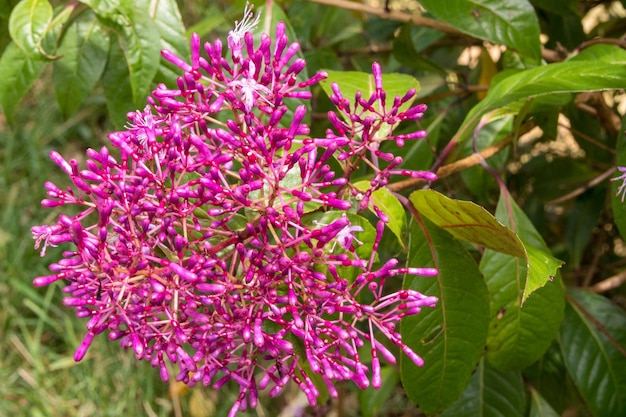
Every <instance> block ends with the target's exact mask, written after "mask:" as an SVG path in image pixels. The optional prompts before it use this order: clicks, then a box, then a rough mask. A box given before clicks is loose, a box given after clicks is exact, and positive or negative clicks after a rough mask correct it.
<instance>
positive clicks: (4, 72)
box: [0, 43, 47, 124]
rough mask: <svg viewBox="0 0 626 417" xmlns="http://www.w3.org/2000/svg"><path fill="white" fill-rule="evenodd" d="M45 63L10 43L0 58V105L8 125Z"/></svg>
mask: <svg viewBox="0 0 626 417" xmlns="http://www.w3.org/2000/svg"><path fill="white" fill-rule="evenodd" d="M46 64H47V62H45V61H43V60H41V59H37V58H34V57H33V56H30V55H27V54H26V53H25V52H24V50H22V49H20V48H19V47H18V46H17V45H16V44H15V43H10V44H9V45H8V46H7V47H6V48H5V50H4V53H3V54H2V57H1V58H0V104H2V112H3V113H4V115H5V117H6V119H7V121H8V123H9V124H12V123H13V115H14V114H15V110H16V109H17V105H18V104H19V102H20V101H21V100H22V98H23V97H24V94H26V92H27V91H28V90H29V89H30V87H31V86H32V85H33V83H34V82H35V81H36V80H37V78H39V75H40V74H41V72H42V71H43V69H44V68H45V66H46Z"/></svg>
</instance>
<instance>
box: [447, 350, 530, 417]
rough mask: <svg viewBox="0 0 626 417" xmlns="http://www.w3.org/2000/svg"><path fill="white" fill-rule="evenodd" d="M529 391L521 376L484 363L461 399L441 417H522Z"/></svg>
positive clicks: (483, 361) (482, 361) (479, 366)
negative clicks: (526, 389) (527, 391)
mask: <svg viewBox="0 0 626 417" xmlns="http://www.w3.org/2000/svg"><path fill="white" fill-rule="evenodd" d="M525 415H526V391H525V390H524V383H523V381H522V376H521V375H520V373H519V372H514V371H509V372H505V373H501V372H499V371H497V370H496V369H494V368H492V367H490V366H489V364H488V363H486V361H485V360H481V361H480V364H479V365H478V369H476V372H475V373H474V375H473V376H472V379H471V381H470V383H469V385H468V386H467V388H466V389H465V391H464V392H463V395H462V396H461V398H459V399H458V401H456V402H455V403H454V404H453V405H452V407H450V408H448V409H447V410H446V411H445V412H443V413H442V414H441V416H440V417H475V416H481V417H523V416H525Z"/></svg>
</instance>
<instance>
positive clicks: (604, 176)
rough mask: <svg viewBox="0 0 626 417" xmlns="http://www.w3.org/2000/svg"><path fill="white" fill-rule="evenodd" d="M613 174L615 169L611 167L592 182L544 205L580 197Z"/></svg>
mask: <svg viewBox="0 0 626 417" xmlns="http://www.w3.org/2000/svg"><path fill="white" fill-rule="evenodd" d="M614 173H615V167H611V168H609V169H607V170H606V171H604V172H603V173H602V174H600V175H598V176H597V177H595V178H593V179H592V180H590V181H588V182H586V183H585V184H583V185H581V186H580V187H578V188H576V189H575V190H573V191H571V192H569V193H567V194H565V195H564V196H561V197H559V198H555V199H554V200H551V201H548V202H547V203H546V204H548V205H556V204H561V203H563V202H565V201H567V200H570V199H572V198H575V197H578V196H579V195H581V194H582V193H584V192H585V191H587V190H589V189H591V188H593V187H595V186H596V185H598V184H600V183H601V182H604V181H606V180H607V179H608V178H610V177H611V176H612V175H613V174H614Z"/></svg>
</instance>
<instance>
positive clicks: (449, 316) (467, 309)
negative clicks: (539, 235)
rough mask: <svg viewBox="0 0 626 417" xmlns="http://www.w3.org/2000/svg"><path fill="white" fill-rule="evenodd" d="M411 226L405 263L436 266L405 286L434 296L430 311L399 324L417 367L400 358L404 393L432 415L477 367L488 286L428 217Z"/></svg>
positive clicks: (455, 243)
mask: <svg viewBox="0 0 626 417" xmlns="http://www.w3.org/2000/svg"><path fill="white" fill-rule="evenodd" d="M421 220H422V221H423V223H422V224H421V225H420V224H418V223H417V222H414V223H413V224H412V226H411V233H410V235H409V236H410V237H409V239H410V240H409V255H408V265H409V266H412V267H436V268H438V269H439V275H438V276H437V277H436V278H426V277H406V278H405V281H404V288H410V289H413V290H417V291H420V292H421V293H423V294H426V295H428V296H437V297H438V298H439V302H438V303H437V306H436V308H434V309H432V310H431V309H425V310H423V311H422V312H421V313H420V314H418V315H415V316H410V317H407V318H406V319H404V320H403V321H402V325H401V333H402V337H403V341H404V342H405V343H406V344H407V345H408V346H410V347H411V348H412V349H413V350H414V351H415V352H416V353H417V354H418V355H420V356H421V357H422V358H423V359H424V363H425V364H424V367H423V368H416V367H415V365H414V364H413V362H411V361H410V360H409V359H408V358H406V357H404V356H402V358H401V373H402V382H403V385H404V388H405V390H406V392H407V395H408V396H409V398H411V400H413V401H414V402H416V403H417V404H418V405H419V406H420V408H421V409H422V410H423V411H424V412H425V413H426V414H429V415H430V414H437V413H439V412H441V411H442V410H444V409H445V408H446V407H448V406H449V405H450V404H452V403H453V402H454V401H455V400H456V399H457V398H458V397H459V395H461V393H462V392H463V390H464V389H465V387H466V385H467V383H468V382H469V380H470V378H471V374H472V371H473V370H474V368H475V366H476V364H477V363H478V361H479V359H480V357H481V355H482V352H483V349H484V346H485V338H486V335H487V322H488V317H489V307H488V303H489V300H488V297H487V288H486V286H485V283H484V281H483V279H482V276H481V275H480V271H479V270H478V267H477V265H476V263H475V261H474V259H473V258H472V256H471V255H470V254H469V253H468V252H467V250H466V249H465V247H464V246H463V245H462V244H461V243H460V242H459V241H457V240H456V239H454V238H453V237H452V236H451V235H450V234H449V233H448V232H446V231H445V230H442V229H440V228H439V227H437V226H435V225H434V224H433V223H431V222H429V221H428V220H427V219H425V218H424V219H421Z"/></svg>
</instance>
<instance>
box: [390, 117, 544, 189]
mask: <svg viewBox="0 0 626 417" xmlns="http://www.w3.org/2000/svg"><path fill="white" fill-rule="evenodd" d="M533 127H535V122H533V121H528V122H526V123H524V124H523V125H522V126H521V127H520V130H519V132H512V133H510V134H509V135H507V136H506V137H505V138H504V139H502V140H501V141H499V142H498V143H496V144H495V145H492V146H490V147H488V148H485V149H483V150H482V151H480V152H478V153H473V154H471V155H470V156H468V157H466V158H463V159H460V160H458V161H456V162H452V163H451V164H448V165H444V166H442V167H441V168H439V169H438V170H437V172H436V174H437V177H438V178H439V179H442V178H445V177H448V176H450V175H452V174H454V173H456V172H459V171H463V170H464V169H467V168H469V167H473V166H474V165H478V164H480V161H482V160H484V159H487V158H490V157H492V156H493V155H495V154H497V153H498V152H500V151H501V150H502V149H504V148H505V147H506V146H508V145H509V144H510V143H511V142H513V139H515V138H517V137H519V136H521V135H523V134H525V133H528V132H529V131H530V130H531V129H532V128H533ZM424 184H427V181H426V180H423V179H420V178H409V179H406V180H403V181H398V182H394V183H392V184H389V185H388V186H387V188H388V189H389V190H390V191H392V192H398V191H402V190H404V189H406V188H412V187H417V186H419V185H424Z"/></svg>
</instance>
